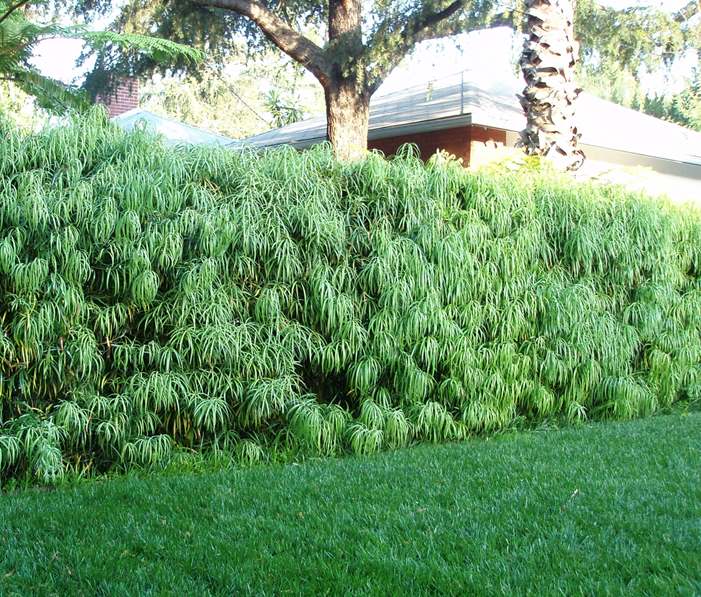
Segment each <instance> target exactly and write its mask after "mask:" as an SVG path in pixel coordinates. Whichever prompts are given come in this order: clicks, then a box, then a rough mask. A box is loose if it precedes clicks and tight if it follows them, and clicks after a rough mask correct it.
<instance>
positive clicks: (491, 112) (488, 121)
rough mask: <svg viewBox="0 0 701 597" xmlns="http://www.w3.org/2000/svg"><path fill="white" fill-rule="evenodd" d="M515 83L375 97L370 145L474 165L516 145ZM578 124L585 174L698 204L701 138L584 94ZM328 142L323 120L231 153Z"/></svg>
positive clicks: (432, 86) (519, 117)
mask: <svg viewBox="0 0 701 597" xmlns="http://www.w3.org/2000/svg"><path fill="white" fill-rule="evenodd" d="M523 87H524V84H523V83H522V82H521V81H520V80H518V79H516V78H515V77H511V78H509V77H500V78H499V79H494V78H492V79H491V80H490V79H489V78H487V77H481V76H480V75H475V73H472V72H470V71H464V72H461V73H457V74H455V75H451V76H447V77H443V78H441V79H438V80H435V81H431V82H428V83H426V82H424V83H421V84H417V85H415V86H413V87H409V88H407V89H403V90H400V91H395V92H392V93H387V94H384V95H378V96H376V97H374V98H373V100H372V102H371V106H370V127H369V133H368V144H369V146H370V148H372V149H379V150H381V151H383V152H384V153H385V154H387V155H390V154H393V153H395V152H396V150H397V148H398V147H399V146H400V145H402V144H404V143H415V144H416V145H417V146H418V148H419V151H420V153H421V157H422V158H424V159H426V158H428V157H430V156H431V155H432V154H434V153H435V152H436V151H437V150H445V151H447V152H449V153H451V154H454V155H455V156H457V157H459V158H462V160H463V163H464V164H465V165H466V166H470V167H476V166H480V165H482V164H485V163H487V162H489V161H491V160H493V159H495V158H497V157H499V156H503V155H504V151H503V150H504V148H510V147H514V146H515V144H516V142H517V141H518V139H519V131H520V130H522V129H523V128H524V127H525V117H524V115H523V111H522V108H521V105H520V104H519V101H518V98H517V94H518V93H519V92H520V91H521V90H522V89H523ZM577 124H578V127H579V130H580V132H581V135H582V136H581V140H580V141H581V144H582V148H583V149H584V152H585V154H586V156H587V162H586V164H585V168H584V173H583V174H584V175H585V176H588V177H599V178H603V179H611V180H614V181H618V182H623V183H624V184H628V183H630V185H632V186H635V185H636V184H637V185H638V186H639V187H643V188H645V190H647V191H649V192H652V193H655V194H656V193H663V192H664V193H667V194H670V195H672V196H674V197H676V198H680V199H687V198H701V133H697V132H694V131H691V130H689V129H685V128H683V127H681V126H678V125H676V124H672V123H669V122H665V121H662V120H660V119H657V118H654V117H652V116H648V115H646V114H643V113H641V112H638V111H636V110H631V109H629V108H625V107H623V106H620V105H618V104H615V103H612V102H609V101H605V100H602V99H600V98H597V97H595V96H593V95H590V94H588V93H582V94H581V95H580V97H579V100H578V107H577ZM325 139H326V119H325V117H324V116H321V117H317V118H312V119H309V120H305V121H303V122H298V123H295V124H291V125H288V126H285V127H282V128H279V129H275V130H272V131H268V132H266V133H262V134H260V135H255V136H253V137H250V138H248V139H246V140H244V141H243V142H234V143H233V144H232V146H234V147H242V146H249V147H257V148H263V147H274V146H276V145H282V144H287V145H291V146H293V147H296V148H300V149H303V148H306V147H309V146H311V145H313V144H315V143H319V142H321V141H324V140H325Z"/></svg>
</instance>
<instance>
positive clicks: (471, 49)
mask: <svg viewBox="0 0 701 597" xmlns="http://www.w3.org/2000/svg"><path fill="white" fill-rule="evenodd" d="M600 1H601V3H602V4H607V5H609V6H613V7H615V8H624V7H627V6H632V5H636V4H641V5H646V6H659V7H660V8H664V9H665V10H669V11H674V10H677V9H679V8H680V7H682V6H684V5H685V4H686V2H687V1H688V0H649V1H646V2H633V1H631V0H600ZM97 25H98V26H102V27H106V26H107V25H108V22H102V23H98V24H97ZM458 38H459V40H458V41H459V42H460V43H459V45H456V43H454V42H444V41H440V40H439V41H430V42H424V43H423V44H420V46H419V47H417V48H416V50H415V51H414V52H413V54H412V55H411V56H410V57H409V58H407V59H405V60H404V61H403V62H402V64H400V65H399V67H397V69H395V71H394V72H393V73H392V74H391V75H390V76H389V78H388V79H387V81H386V82H385V84H384V85H383V86H382V88H381V89H380V90H379V92H378V93H386V92H389V91H394V90H397V89H402V88H405V87H408V86H411V85H412V84H413V83H415V82H416V79H417V73H421V74H422V75H423V76H422V77H421V78H422V79H426V80H430V79H433V78H441V77H446V76H449V75H451V74H454V73H456V72H459V71H461V70H464V69H466V68H468V69H472V70H475V71H476V72H478V73H479V74H480V76H500V75H502V76H503V74H504V73H506V72H511V64H512V60H513V57H514V52H518V48H515V44H516V43H517V42H516V40H515V39H514V35H513V33H512V32H511V30H509V29H506V28H499V29H491V30H486V31H476V32H472V33H470V34H465V35H462V36H458ZM81 49H82V43H81V42H80V41H79V40H62V39H54V40H46V41H44V42H42V43H41V44H39V45H38V46H37V49H36V52H35V55H34V59H33V62H34V64H35V65H36V66H37V67H38V68H39V69H40V70H41V71H42V73H44V74H45V75H47V76H50V77H54V78H56V79H60V80H62V81H64V82H72V81H73V80H74V79H76V78H79V77H80V76H81V74H82V72H83V71H81V70H79V69H77V68H76V67H75V61H76V59H77V57H78V55H79V54H80V51H81ZM476 57H477V58H476ZM691 66H693V63H692V64H691ZM689 68H690V65H689V64H685V65H683V66H681V67H680V69H681V70H680V72H683V70H685V69H689ZM643 84H644V85H645V86H646V87H649V88H652V89H654V88H655V87H661V86H662V85H663V84H664V83H663V82H662V81H661V80H658V79H655V78H654V77H652V78H650V79H649V80H647V81H643Z"/></svg>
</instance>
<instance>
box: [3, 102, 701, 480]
mask: <svg viewBox="0 0 701 597" xmlns="http://www.w3.org/2000/svg"><path fill="white" fill-rule="evenodd" d="M2 135H3V139H4V140H3V143H2V145H0V177H1V178H0V367H1V374H2V377H1V378H0V416H1V424H2V426H1V428H0V467H1V468H2V470H3V474H4V475H5V476H7V475H16V474H25V473H29V474H32V475H35V476H36V477H37V478H38V479H39V480H43V481H51V480H53V479H56V478H58V477H60V476H61V475H63V474H64V473H65V472H66V471H67V470H75V471H78V472H92V471H101V470H105V469H107V468H109V467H111V466H114V465H115V464H118V465H120V466H124V467H128V466H131V465H145V464H149V463H156V462H161V461H164V460H165V459H167V458H168V456H169V454H170V453H171V451H172V450H173V448H174V447H179V448H186V449H193V450H198V451H199V450H203V451H211V450H214V451H220V452H224V453H231V454H235V455H236V456H237V457H238V458H239V459H241V460H243V461H247V462H252V461H256V460H260V459H263V458H268V457H270V456H272V455H275V454H280V453H307V454H336V453H339V452H341V451H344V450H352V451H355V452H358V453H369V452H373V451H376V450H379V449H383V448H393V447H398V446H403V445H407V444H408V443H410V442H414V441H442V440H453V439H460V438H464V437H466V436H468V435H470V434H473V433H483V432H492V431H495V430H498V429H500V428H503V427H505V426H508V425H511V424H513V423H514V421H515V420H517V419H520V418H525V419H530V420H533V421H537V420H541V419H546V418H550V417H566V418H568V419H572V420H581V419H586V418H590V417H615V418H627V417H635V416H641V415H645V414H648V413H652V412H654V411H655V410H656V409H658V408H660V407H661V406H665V405H669V404H671V403H672V402H674V401H675V400H677V399H679V398H683V397H687V396H691V397H697V396H698V395H699V393H701V392H700V390H701V385H700V382H701V369H700V368H699V359H700V357H701V341H700V338H699V329H700V328H699V326H701V286H700V282H699V276H700V275H701V217H700V216H699V214H698V213H696V212H692V211H690V210H681V209H678V208H673V207H671V206H668V205H666V204H664V203H661V202H655V201H652V200H649V199H646V198H644V197H640V196H634V195H626V194H624V193H622V192H621V191H617V190H615V189H604V188H601V189H600V188H595V187H587V186H565V185H563V184H561V183H559V182H557V181H554V180H549V179H547V178H538V177H529V178H519V177H518V176H507V175H487V174H474V173H469V172H467V171H465V170H463V169H462V168H461V167H459V166H458V165H456V164H455V163H451V162H445V161H444V160H434V161H432V162H431V163H429V164H428V165H423V164H422V163H421V162H420V161H419V160H418V159H416V158H415V157H413V156H412V155H411V152H410V151H406V152H405V154H403V155H402V156H401V157H399V158H396V159H393V160H390V161H387V160H385V159H384V158H382V157H381V156H379V155H370V156H369V157H368V158H367V159H366V160H365V161H363V162H361V163H359V164H356V165H352V166H347V165H346V166H344V165H340V164H339V163H337V162H336V161H335V160H334V159H333V157H332V155H331V153H330V151H329V150H328V149H327V148H317V149H314V150H311V151H308V152H305V153H296V152H295V151H292V150H280V151H273V152H269V153H260V154H256V153H248V152H231V151H227V150H222V149H217V150H212V149H172V148H171V149H168V148H164V147H162V146H161V145H160V144H159V142H158V141H157V140H155V139H154V138H152V137H150V136H149V135H148V134H147V133H145V132H143V131H139V132H135V133H132V134H126V133H124V132H121V131H119V130H117V129H116V128H115V127H113V126H111V125H109V124H108V123H106V122H105V117H104V113H103V112H101V111H99V110H98V111H95V112H93V113H91V114H90V116H89V117H88V118H85V119H82V120H78V121H76V122H74V123H73V124H71V125H70V126H66V127H58V128H54V129H53V130H50V131H47V132H43V133H41V134H37V135H30V136H26V135H24V134H22V133H19V132H18V131H16V130H13V129H11V128H10V127H8V126H6V125H3V129H2Z"/></svg>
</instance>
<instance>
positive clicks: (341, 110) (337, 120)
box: [324, 80, 370, 162]
mask: <svg viewBox="0 0 701 597" xmlns="http://www.w3.org/2000/svg"><path fill="white" fill-rule="evenodd" d="M324 95H325V99H326V130H327V135H328V139H329V141H330V142H331V145H332V147H333V150H334V154H335V155H336V157H337V158H338V159H339V160H340V161H342V162H353V161H356V160H359V159H361V158H362V157H363V156H364V155H365V153H366V152H367V149H368V120H369V116H370V94H369V93H367V92H366V91H358V89H357V85H356V83H355V81H352V80H342V81H333V82H331V83H330V84H329V85H327V86H326V89H325V90H324Z"/></svg>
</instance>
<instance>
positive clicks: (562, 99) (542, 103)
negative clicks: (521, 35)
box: [519, 0, 584, 170]
mask: <svg viewBox="0 0 701 597" xmlns="http://www.w3.org/2000/svg"><path fill="white" fill-rule="evenodd" d="M574 1H575V0H526V14H527V27H526V34H527V35H528V37H527V39H526V42H525V44H524V47H523V53H522V54H521V70H522V71H523V75H524V77H525V79H526V88H525V89H524V91H523V95H522V96H519V99H520V100H521V105H522V106H523V109H524V111H525V113H526V120H527V124H526V129H525V130H523V131H522V132H521V144H522V145H523V146H525V149H526V153H528V154H529V155H540V156H545V157H546V158H548V159H550V160H551V161H552V162H553V163H554V164H555V166H556V167H557V168H558V169H561V170H577V169H578V168H580V167H581V166H582V164H583V163H584V152H582V150H581V149H579V147H578V143H579V137H580V135H579V132H578V131H577V127H576V126H575V102H576V99H577V96H578V95H579V93H580V92H581V89H578V88H577V85H576V83H575V65H576V63H577V56H578V53H579V44H578V43H577V41H576V40H575V38H574Z"/></svg>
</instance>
